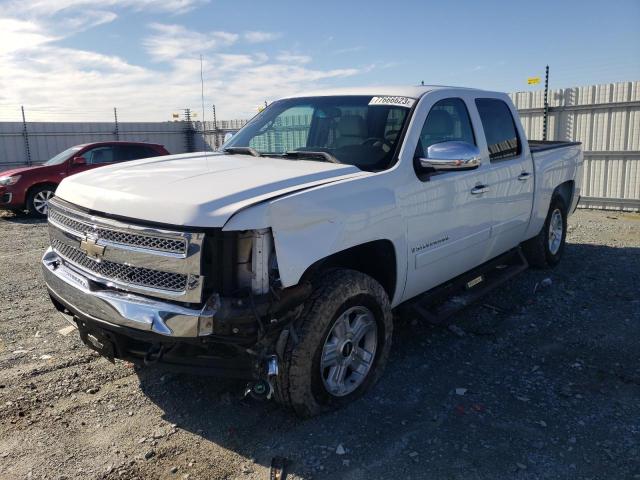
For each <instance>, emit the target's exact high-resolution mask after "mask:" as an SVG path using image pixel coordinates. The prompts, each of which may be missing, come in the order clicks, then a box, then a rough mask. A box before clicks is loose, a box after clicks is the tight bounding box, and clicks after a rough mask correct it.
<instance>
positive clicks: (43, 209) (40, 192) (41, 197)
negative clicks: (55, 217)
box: [27, 185, 56, 218]
mask: <svg viewBox="0 0 640 480" xmlns="http://www.w3.org/2000/svg"><path fill="white" fill-rule="evenodd" d="M55 192H56V188H55V187H54V186H53V185H44V186H42V187H37V188H35V189H34V190H33V191H31V193H29V197H28V198H27V210H28V211H29V214H30V215H33V216H34V217H41V218H42V217H46V216H47V213H48V212H49V200H51V198H52V197H53V196H54V195H55Z"/></svg>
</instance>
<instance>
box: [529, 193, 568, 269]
mask: <svg viewBox="0 0 640 480" xmlns="http://www.w3.org/2000/svg"><path fill="white" fill-rule="evenodd" d="M566 238H567V207H566V206H565V204H564V201H563V200H562V198H560V197H553V198H552V199H551V205H550V206H549V212H548V213H547V218H546V219H545V222H544V225H543V227H542V230H540V233H538V235H536V236H535V237H533V238H531V239H529V240H527V241H526V242H524V243H523V244H522V251H523V253H524V256H525V258H526V259H527V261H528V262H529V265H531V266H532V267H535V268H552V267H555V266H556V265H557V264H558V263H559V262H560V259H561V258H562V254H563V253H564V246H565V240H566Z"/></svg>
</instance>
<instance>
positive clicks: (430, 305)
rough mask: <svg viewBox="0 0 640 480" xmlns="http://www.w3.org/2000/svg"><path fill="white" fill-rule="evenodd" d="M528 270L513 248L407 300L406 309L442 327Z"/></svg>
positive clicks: (518, 249) (518, 250) (522, 257)
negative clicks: (485, 296) (457, 314)
mask: <svg viewBox="0 0 640 480" xmlns="http://www.w3.org/2000/svg"><path fill="white" fill-rule="evenodd" d="M527 268H529V264H528V263H527V260H526V259H525V258H524V255H523V254H522V251H521V250H520V248H516V249H514V250H511V251H509V252H507V253H505V254H503V255H500V256H499V257H496V258H494V259H493V260H490V261H489V262H487V263H485V264H484V265H481V266H479V267H477V268H475V269H473V270H471V271H469V272H467V273H465V274H463V275H460V276H459V277H457V278H455V279H453V280H452V281H450V282H448V283H446V284H444V285H441V286H439V287H436V288H434V289H433V290H430V291H428V292H426V293H424V294H422V295H420V296H418V297H416V298H415V299H413V300H410V301H409V302H408V304H407V305H406V306H407V308H408V309H410V310H411V311H412V312H413V313H414V314H415V315H417V316H418V317H419V318H421V319H422V320H424V321H427V322H429V323H432V324H434V325H444V324H445V323H446V320H447V319H449V318H450V317H451V316H452V315H453V314H455V313H457V312H459V311H460V310H462V309H464V308H466V307H467V306H469V305H471V304H472V303H474V302H475V301H477V300H478V299H479V298H480V297H483V296H484V295H486V294H487V293H489V292H490V291H491V290H493V289H494V288H497V287H498V286H500V285H502V284H503V283H505V282H507V281H508V280H510V279H512V278H513V277H515V276H516V275H518V274H519V273H521V272H523V271H524V270H526V269H527Z"/></svg>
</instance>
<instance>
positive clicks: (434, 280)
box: [42, 86, 583, 416]
mask: <svg viewBox="0 0 640 480" xmlns="http://www.w3.org/2000/svg"><path fill="white" fill-rule="evenodd" d="M582 162H583V159H582V150H581V146H580V144H579V143H568V142H564V143H563V142H533V141H527V138H526V136H525V134H524V132H523V129H522V126H521V124H520V121H519V118H518V113H517V111H516V109H515V108H514V106H513V104H512V102H511V101H510V99H509V97H508V96H507V95H506V94H504V93H496V92H489V91H482V90H474V89H466V88H455V87H440V86H438V87H431V86H416V87H407V86H404V87H402V86H401V87H373V88H367V89H348V90H338V91H324V92H319V93H315V94H309V95H304V96H297V97H292V98H285V99H282V100H279V101H276V102H274V103H272V104H271V105H269V106H268V107H267V108H266V109H265V110H264V111H262V112H261V113H260V114H258V115H257V116H256V117H255V118H254V119H252V120H251V121H250V122H249V123H248V124H247V125H246V126H245V127H244V128H242V129H241V130H240V131H239V132H238V133H237V134H236V135H234V136H233V137H232V138H230V139H229V140H228V141H227V142H226V143H225V144H224V145H223V146H222V147H221V149H220V150H219V151H217V152H201V153H189V154H181V155H172V156H166V157H159V158H153V159H143V160H138V161H133V162H127V163H125V164H121V165H113V166H107V167H104V168H101V169H99V170H98V171H91V172H85V173H80V174H78V175H74V176H73V177H71V178H68V179H65V180H64V181H63V182H62V183H61V184H60V186H59V187H58V190H57V191H56V196H55V197H54V198H53V199H52V200H51V201H50V202H49V215H48V222H49V229H50V238H51V247H50V248H49V249H48V250H47V251H46V253H45V255H44V257H43V260H42V267H43V272H44V278H45V280H46V284H47V288H48V290H49V293H50V296H51V300H52V301H53V304H54V305H55V307H56V308H57V309H58V310H59V311H60V312H62V313H63V314H65V315H66V316H67V318H68V319H69V320H71V321H72V322H73V323H74V324H75V325H77V327H78V330H79V334H80V337H81V338H82V340H83V341H84V343H86V345H87V346H89V347H90V348H93V349H95V350H97V351H98V352H100V353H101V354H102V355H104V356H105V357H107V358H109V359H114V358H119V359H124V360H127V361H130V362H134V363H137V364H146V365H152V364H158V365H164V367H166V368H178V369H182V370H185V369H186V370H188V371H191V372H198V373H202V374H211V375H215V376H227V377H235V378H240V379H246V380H247V382H248V391H249V392H251V393H252V394H253V395H256V396H265V397H271V396H274V397H275V399H276V400H277V401H279V402H280V403H282V404H283V405H285V406H287V407H289V408H292V409H293V410H294V411H295V412H296V413H298V414H299V415H302V416H310V415H315V414H318V413H322V412H324V411H327V410H331V409H334V408H336V407H339V406H341V405H343V404H345V403H347V402H350V401H352V400H354V399H355V398H356V397H358V396H360V395H362V394H363V393H364V392H365V391H366V390H367V389H369V388H370V387H371V386H372V385H373V384H374V383H375V382H376V380H377V379H378V378H379V377H380V375H381V374H382V372H383V369H384V367H385V364H386V363H387V358H388V356H389V350H390V347H391V338H392V330H393V322H392V311H394V309H398V308H401V307H402V308H407V309H411V311H412V312H413V314H414V315H417V316H418V317H420V318H424V319H426V320H428V321H435V322H442V321H445V319H447V318H449V316H450V315H451V314H452V313H454V312H455V311H457V310H458V309H459V308H461V307H463V306H464V305H467V304H468V303H469V302H470V301H473V300H474V299H476V298H477V297H478V296H480V295H482V294H483V293H485V292H486V291H488V290H489V289H491V288H495V287H496V286H497V285H499V284H501V283H502V282H504V281H505V280H507V279H509V278H512V277H513V276H514V275H515V274H517V273H518V272H520V271H522V270H523V269H525V268H526V267H527V266H529V265H530V266H534V267H553V266H554V265H556V264H557V263H558V261H559V260H560V258H561V257H562V254H563V250H564V245H565V235H566V232H567V216H568V215H569V214H571V213H572V212H573V211H574V210H575V208H576V206H577V203H578V199H579V194H580V184H581V172H582Z"/></svg>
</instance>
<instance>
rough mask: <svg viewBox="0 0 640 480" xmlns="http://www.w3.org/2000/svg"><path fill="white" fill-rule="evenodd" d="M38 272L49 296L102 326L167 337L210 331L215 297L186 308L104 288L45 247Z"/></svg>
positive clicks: (203, 333) (216, 304)
mask: <svg viewBox="0 0 640 480" xmlns="http://www.w3.org/2000/svg"><path fill="white" fill-rule="evenodd" d="M42 272H43V275H44V280H45V283H46V284H47V288H48V290H49V293H50V294H51V296H52V297H53V298H54V299H56V300H57V301H58V302H60V303H61V304H62V305H64V306H65V307H66V308H67V309H68V310H69V311H71V312H73V313H74V314H75V315H77V316H79V317H82V318H86V319H89V320H91V321H93V322H96V323H98V324H105V326H110V325H115V326H121V327H128V328H132V329H135V330H141V331H144V332H153V333H156V334H159V335H163V336H166V337H171V338H198V337H201V336H206V335H209V334H211V333H212V330H213V318H214V316H215V315H216V312H217V309H218V308H219V300H218V298H217V297H216V296H214V297H212V300H210V301H209V302H208V303H207V304H205V306H204V307H203V308H200V309H198V308H186V307H183V306H180V305H176V304H173V303H170V302H163V301H158V300H152V299H150V298H147V297H143V296H139V295H134V294H130V293H126V292H122V291H119V290H114V289H109V288H105V287H104V286H103V285H100V284H98V283H96V282H93V281H92V280H90V279H89V278H87V277H85V276H84V275H82V274H81V273H79V272H77V271H75V270H72V269H71V268H69V267H68V266H66V265H64V264H63V263H62V261H61V259H60V257H59V256H58V255H57V254H56V253H55V252H54V251H53V249H52V248H49V249H48V250H47V251H46V252H45V254H44V257H43V258H42Z"/></svg>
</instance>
